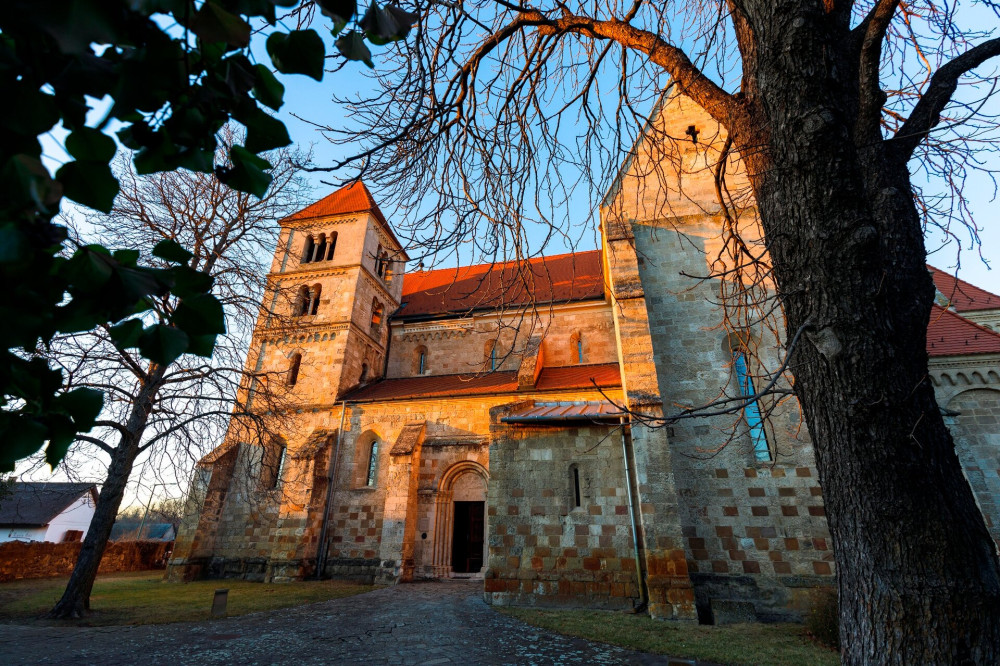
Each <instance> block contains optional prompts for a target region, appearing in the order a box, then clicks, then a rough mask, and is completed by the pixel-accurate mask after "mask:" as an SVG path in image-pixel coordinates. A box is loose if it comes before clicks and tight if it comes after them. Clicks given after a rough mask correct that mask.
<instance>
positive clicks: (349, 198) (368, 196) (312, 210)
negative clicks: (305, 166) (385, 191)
mask: <svg viewBox="0 0 1000 666" xmlns="http://www.w3.org/2000/svg"><path fill="white" fill-rule="evenodd" d="M368 211H371V212H372V214H373V215H374V216H375V217H377V218H378V220H379V222H381V223H382V224H388V223H387V222H386V221H385V216H384V215H382V211H381V210H379V207H378V204H377V203H375V199H374V198H373V197H372V193H371V192H369V191H368V188H367V187H365V184H364V183H362V182H361V181H358V182H356V183H352V184H350V185H345V186H344V187H342V188H340V189H339V190H337V191H336V192H334V193H333V194H330V195H327V196H325V197H323V198H322V199H320V200H319V201H317V202H316V203H314V204H311V205H309V206H306V207H305V208H303V209H302V210H300V211H299V212H297V213H292V214H291V215H289V216H288V217H286V218H285V220H287V221H289V222H292V221H295V220H311V219H313V218H316V217H326V216H328V215H346V214H347V213H361V212H368Z"/></svg>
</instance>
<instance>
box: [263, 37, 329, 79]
mask: <svg viewBox="0 0 1000 666" xmlns="http://www.w3.org/2000/svg"><path fill="white" fill-rule="evenodd" d="M266 46H267V53H268V55H270V56H271V62H273V63H274V66H275V68H277V70H278V71H279V72H281V73H282V74H305V75H306V76H311V77H312V78H314V79H316V80H317V81H322V80H323V60H324V58H325V57H326V49H325V48H324V46H323V40H322V39H320V36H319V35H318V34H316V31H315V30H293V31H291V32H289V33H287V34H285V33H282V32H274V33H271V35H270V36H269V37H268V38H267V44H266Z"/></svg>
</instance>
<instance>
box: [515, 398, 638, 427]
mask: <svg viewBox="0 0 1000 666" xmlns="http://www.w3.org/2000/svg"><path fill="white" fill-rule="evenodd" d="M624 415H625V412H624V411H623V410H622V409H621V407H618V406H616V405H613V404H611V403H610V402H607V401H604V402H539V403H535V404H534V405H531V406H529V407H523V408H521V409H519V410H517V411H515V412H514V413H512V414H509V415H507V416H504V417H502V418H501V419H500V420H501V421H502V422H504V423H529V424H530V423H553V422H554V423H561V422H564V421H612V420H618V419H619V418H621V417H622V416H624Z"/></svg>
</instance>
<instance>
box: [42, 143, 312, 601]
mask: <svg viewBox="0 0 1000 666" xmlns="http://www.w3.org/2000/svg"><path fill="white" fill-rule="evenodd" d="M223 138H224V143H225V145H226V146H228V145H230V144H231V143H232V142H233V140H234V139H235V138H236V137H235V135H234V133H233V132H232V131H231V130H229V129H228V128H227V129H224V131H223ZM224 151H225V148H223V152H222V153H221V154H222V155H224V154H225V152H224ZM305 157H306V156H303V155H300V154H295V153H293V152H290V151H288V150H283V151H276V152H274V153H271V154H270V155H269V156H268V159H269V160H270V161H271V163H272V164H274V165H275V167H274V169H273V171H272V174H273V176H274V180H273V183H272V184H271V187H270V189H269V190H268V191H267V193H266V194H265V195H264V196H263V197H262V198H260V199H258V198H257V197H255V196H253V195H248V194H245V193H243V192H238V191H236V190H232V189H229V188H228V187H226V186H224V185H222V184H221V183H219V182H218V180H216V179H215V177H214V176H212V175H209V174H202V173H195V172H190V171H176V172H167V173H160V174H155V175H152V176H137V175H136V174H135V172H134V171H133V170H132V167H131V163H130V162H129V161H128V160H120V161H119V169H120V172H121V173H120V180H121V183H122V189H121V192H120V193H119V195H118V197H117V199H116V201H115V206H114V208H113V210H112V211H111V213H110V214H108V215H100V216H92V217H88V218H87V219H86V222H85V224H83V225H78V226H79V228H78V229H77V230H76V231H77V233H78V234H79V235H80V236H81V237H83V238H87V237H98V238H101V239H102V240H103V241H105V242H109V243H111V244H112V245H113V246H115V247H121V248H128V249H132V250H135V251H140V252H145V251H146V250H147V249H148V248H152V247H153V246H154V245H156V244H157V243H158V242H160V241H162V240H164V239H170V240H174V241H176V242H177V243H179V244H180V245H181V246H183V247H185V248H190V249H191V253H192V254H193V257H191V259H190V261H189V265H190V266H191V268H194V269H196V270H198V271H201V272H203V273H205V274H207V275H209V276H211V278H212V279H213V280H214V285H213V289H212V292H213V294H214V295H216V296H217V297H218V298H219V300H220V301H221V302H222V304H223V308H224V313H225V321H226V324H227V331H226V333H225V334H224V335H221V336H219V337H218V339H217V342H216V346H215V350H214V352H213V355H212V357H211V358H210V359H205V358H201V357H198V356H193V355H184V356H181V357H179V358H178V359H176V360H175V361H174V362H172V363H170V364H169V365H160V364H155V363H147V362H144V361H143V360H142V358H141V357H140V356H139V355H138V354H137V353H136V352H135V350H134V349H132V348H131V347H132V346H133V344H134V343H133V342H130V341H129V340H127V339H125V338H123V336H122V335H121V334H120V332H119V333H114V332H113V331H112V330H111V329H110V328H107V327H106V328H102V329H98V330H96V331H93V332H91V333H87V334H82V335H73V336H66V337H63V338H59V339H57V340H56V341H55V342H54V344H53V345H52V350H51V353H50V357H51V360H52V362H53V363H55V364H58V365H59V366H60V367H61V368H62V370H63V371H64V374H65V376H66V377H67V383H68V385H69V387H77V386H91V387H97V388H100V389H101V390H102V391H104V392H105V394H106V395H107V396H108V397H107V399H106V402H105V411H104V413H103V414H102V415H101V419H100V420H99V421H98V426H99V427H98V428H97V429H95V430H94V431H92V432H91V433H89V434H86V435H80V436H79V437H78V443H77V444H76V445H74V448H73V450H71V452H70V455H69V456H68V457H67V460H68V463H67V464H68V465H70V466H72V465H73V461H74V460H75V461H79V460H81V459H86V460H93V459H95V458H97V459H101V460H102V461H103V460H107V461H108V463H107V469H106V472H105V474H104V482H103V486H102V490H101V494H100V498H99V500H98V503H97V507H96V509H95V513H94V518H93V520H92V521H91V524H90V528H89V530H88V532H87V536H86V538H85V539H84V543H83V547H82V549H81V551H80V555H79V558H78V559H77V562H76V566H75V568H74V569H73V573H72V575H71V577H70V580H69V583H68V584H67V587H66V591H65V593H64V594H63V596H62V598H61V599H60V601H59V602H58V603H57V604H56V606H55V607H54V608H53V610H52V611H51V613H50V616H51V617H79V616H81V615H82V614H83V612H84V611H85V610H86V609H87V608H89V599H90V592H91V589H92V587H93V583H94V578H95V576H96V574H97V569H98V566H99V564H100V561H101V556H102V554H103V552H104V548H105V545H106V543H107V540H108V537H109V535H110V533H111V528H112V525H113V524H114V522H115V516H116V514H117V513H118V510H119V507H120V505H121V501H122V497H123V494H124V492H125V488H126V484H127V483H128V481H129V478H130V476H131V475H132V471H133V466H134V464H135V461H136V459H137V458H138V457H139V456H141V455H142V456H146V457H147V458H148V460H149V461H150V463H151V467H152V469H153V470H158V471H159V473H166V472H167V471H168V470H169V471H171V472H176V470H178V469H190V467H191V466H192V465H193V463H195V462H196V461H197V460H198V459H200V458H201V457H202V456H203V455H204V454H205V453H207V451H208V450H209V449H211V448H213V447H214V445H215V444H217V443H218V441H219V440H220V439H221V438H222V436H223V434H224V433H226V431H227V428H228V431H229V434H230V435H232V436H235V437H239V436H240V435H241V434H242V435H243V436H244V437H245V438H248V439H253V440H255V441H266V440H267V439H268V437H269V433H271V432H273V431H274V426H273V422H274V421H275V420H276V419H277V418H278V417H277V416H276V414H277V413H278V412H280V410H281V408H282V406H283V405H284V404H286V403H285V399H286V392H285V391H283V386H284V383H283V382H281V381H272V382H268V381H267V379H268V378H267V377H266V376H265V373H261V372H255V371H254V369H253V366H252V364H248V366H247V367H249V368H250V370H249V371H245V370H244V360H245V356H246V353H247V344H248V343H249V340H250V335H251V333H252V330H253V327H254V324H255V322H256V321H257V319H258V317H261V316H268V315H270V314H272V313H268V312H266V311H263V310H262V309H261V308H260V305H259V304H260V301H261V296H262V294H263V292H264V290H265V279H266V278H265V276H266V273H267V266H268V262H269V261H270V257H271V253H272V249H273V247H274V244H275V242H276V240H277V235H278V224H277V221H278V220H279V219H281V218H282V217H284V216H285V215H287V214H289V213H290V212H292V211H294V210H296V209H298V208H300V207H301V206H302V205H303V203H304V199H305V197H306V195H307V191H306V187H305V183H304V181H303V180H302V178H301V177H300V176H299V172H298V170H297V167H296V166H295V164H297V163H301V162H302V161H303V160H304V158H305ZM272 300H275V299H272ZM182 303H183V301H182V300H177V299H176V298H169V299H163V300H160V301H158V302H156V303H152V304H151V305H152V306H153V307H152V309H151V310H150V311H149V312H146V313H143V314H142V315H139V316H140V317H145V318H158V319H160V320H161V321H166V318H165V315H166V314H167V313H171V312H178V311H179V310H178V308H179V307H181V305H182ZM282 306H284V303H281V304H279V311H280V312H284V311H285V310H286V309H287V308H284V307H282ZM191 312H194V313H197V311H196V310H189V313H191ZM273 316H281V315H280V314H274V315H273ZM126 337H127V336H126ZM167 344H168V342H167ZM251 382H255V383H256V384H255V386H256V388H255V390H254V392H253V393H254V397H253V400H255V401H256V403H255V405H254V407H255V408H254V410H252V411H251V410H250V409H249V405H248V402H249V398H248V387H249V385H250V383H251ZM234 398H235V405H234V404H233V401H234ZM251 433H252V435H251Z"/></svg>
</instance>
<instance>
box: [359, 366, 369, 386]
mask: <svg viewBox="0 0 1000 666" xmlns="http://www.w3.org/2000/svg"><path fill="white" fill-rule="evenodd" d="M367 379H368V364H367V363H362V364H361V377H360V378H359V379H358V381H359V382H361V383H364V382H365V381H366V380H367Z"/></svg>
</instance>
